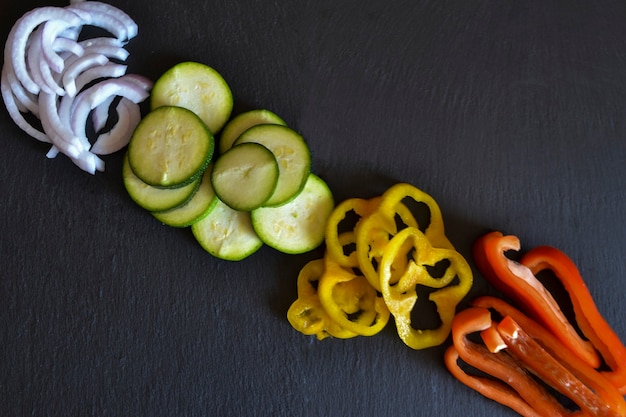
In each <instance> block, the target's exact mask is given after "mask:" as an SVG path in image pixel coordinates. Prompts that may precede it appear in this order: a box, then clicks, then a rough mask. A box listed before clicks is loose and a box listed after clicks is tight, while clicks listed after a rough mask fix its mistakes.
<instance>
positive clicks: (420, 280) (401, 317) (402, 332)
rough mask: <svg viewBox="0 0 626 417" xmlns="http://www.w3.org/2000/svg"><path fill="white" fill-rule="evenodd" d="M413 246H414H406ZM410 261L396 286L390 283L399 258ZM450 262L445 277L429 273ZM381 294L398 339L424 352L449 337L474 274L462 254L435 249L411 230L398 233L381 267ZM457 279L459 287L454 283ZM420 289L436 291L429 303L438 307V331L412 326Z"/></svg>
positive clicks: (412, 228) (419, 232) (418, 233)
mask: <svg viewBox="0 0 626 417" xmlns="http://www.w3.org/2000/svg"><path fill="white" fill-rule="evenodd" d="M407 242H411V245H407ZM407 256H410V257H411V259H410V260H409V261H408V264H407V266H406V268H405V269H404V271H402V273H401V277H400V278H399V279H398V280H397V283H395V285H394V284H392V282H391V280H392V278H393V277H397V275H396V274H395V273H394V272H393V269H394V265H395V264H396V263H397V261H396V258H398V257H400V258H407ZM443 260H448V261H449V266H448V267H447V269H446V271H445V273H444V275H443V276H442V277H440V278H435V277H432V276H431V275H430V273H429V272H428V268H427V267H429V266H434V265H436V264H437V263H438V262H440V261H443ZM379 270H380V282H381V292H382V294H383V298H384V300H385V303H386V305H387V307H388V308H389V311H390V312H391V314H393V316H394V318H395V323H396V329H397V331H398V335H399V336H400V338H401V339H402V341H403V342H404V343H405V344H406V345H407V346H409V347H411V348H413V349H424V348H428V347H432V346H437V345H440V344H442V343H443V342H444V341H445V340H446V338H447V337H448V335H449V334H450V330H451V325H452V318H453V317H454V314H455V312H456V306H457V305H458V303H459V302H460V301H461V299H463V297H465V295H466V294H467V293H468V292H469V290H470V288H471V286H472V281H473V277H472V271H471V269H470V266H469V265H468V263H467V261H466V260H465V258H463V256H461V254H459V253H458V252H456V251H455V250H452V249H446V248H435V247H433V246H432V244H431V243H430V241H429V240H428V238H427V237H426V236H425V235H424V234H423V233H422V232H421V231H420V230H419V229H417V228H415V227H408V228H406V229H404V230H402V231H400V232H398V233H397V234H396V235H395V236H394V237H393V238H392V239H391V241H390V242H389V244H388V245H387V248H386V250H385V254H384V255H383V258H382V260H381V264H380V269H379ZM456 278H458V283H456V282H455V279H456ZM417 285H424V286H427V287H430V288H435V289H436V290H435V291H433V292H431V293H430V295H429V299H430V300H431V301H432V302H434V303H435V305H436V306H437V313H438V314H439V318H440V320H441V325H440V326H439V327H438V328H436V329H416V328H414V327H413V326H412V324H411V312H412V310H413V307H414V306H415V303H416V302H417V297H418V296H417V291H416V286H417Z"/></svg>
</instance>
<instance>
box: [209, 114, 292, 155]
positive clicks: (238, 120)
mask: <svg viewBox="0 0 626 417" xmlns="http://www.w3.org/2000/svg"><path fill="white" fill-rule="evenodd" d="M261 124H275V125H283V126H286V125H287V123H285V121H284V120H283V119H281V118H280V117H278V116H277V115H276V114H275V113H273V112H271V111H269V110H265V109H256V110H250V111H247V112H245V113H240V114H238V115H237V116H235V117H233V118H232V119H230V120H229V121H228V123H227V124H226V126H224V128H223V129H222V133H221V134H220V140H219V152H220V153H224V152H226V151H227V150H228V149H230V147H231V146H232V145H233V143H234V142H235V140H237V138H238V137H239V136H240V135H241V134H242V133H243V132H244V131H246V130H247V129H249V128H251V127H253V126H256V125H261Z"/></svg>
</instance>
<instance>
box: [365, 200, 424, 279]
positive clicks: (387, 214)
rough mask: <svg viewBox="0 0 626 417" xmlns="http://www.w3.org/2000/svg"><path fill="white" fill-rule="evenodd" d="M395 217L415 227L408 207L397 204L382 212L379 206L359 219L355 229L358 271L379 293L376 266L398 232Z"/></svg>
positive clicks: (415, 222)
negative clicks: (368, 214) (365, 216)
mask: <svg viewBox="0 0 626 417" xmlns="http://www.w3.org/2000/svg"><path fill="white" fill-rule="evenodd" d="M396 215H398V216H399V217H400V219H401V220H402V222H403V223H404V224H405V225H407V226H409V227H417V221H416V220H415V218H414V217H413V215H412V214H411V211H410V210H409V209H408V207H406V206H405V205H404V204H402V203H398V204H395V205H394V206H393V207H392V209H389V210H383V209H382V206H379V208H378V209H377V210H376V211H375V212H373V213H372V214H370V216H369V217H367V218H364V219H361V221H360V222H359V224H357V226H356V228H355V233H356V257H357V261H358V264H359V269H360V270H361V272H362V273H363V275H364V276H365V278H367V280H368V281H369V282H370V284H372V286H373V287H374V288H375V289H376V290H378V291H380V277H379V274H378V264H379V263H380V260H381V259H382V256H383V253H384V251H385V248H386V246H387V244H388V243H389V239H390V238H391V237H392V236H394V235H395V234H396V233H397V232H398V228H397V225H396V221H395V218H396Z"/></svg>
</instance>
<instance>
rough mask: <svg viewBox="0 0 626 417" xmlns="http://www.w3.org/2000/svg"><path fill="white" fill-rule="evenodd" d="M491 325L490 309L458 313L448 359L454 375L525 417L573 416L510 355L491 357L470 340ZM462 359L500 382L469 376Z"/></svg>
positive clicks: (492, 355) (488, 352) (485, 349)
mask: <svg viewBox="0 0 626 417" xmlns="http://www.w3.org/2000/svg"><path fill="white" fill-rule="evenodd" d="M491 325H492V319H491V313H490V311H489V310H487V309H486V308H478V307H470V308H468V309H465V310H463V311H461V312H459V313H457V315H456V316H455V318H454V320H453V321H452V340H453V345H452V346H451V347H449V348H448V350H447V351H446V353H445V356H444V361H445V364H446V366H447V368H448V369H449V370H450V372H451V373H452V374H453V375H454V376H455V377H456V378H457V379H459V380H460V381H461V382H463V383H464V384H466V385H467V386H469V387H470V388H473V389H474V390H476V391H478V392H480V393H481V394H482V395H484V396H485V397H487V398H490V399H492V400H494V401H497V402H498V403H500V404H503V405H505V406H507V407H509V408H512V409H513V410H515V411H516V412H518V413H519V414H521V415H523V416H525V417H558V416H569V414H570V413H569V412H568V410H566V409H565V408H564V407H563V406H562V405H561V404H560V403H559V402H558V401H557V400H556V399H555V398H554V397H553V396H552V395H550V393H549V392H548V391H547V390H546V389H545V388H544V387H543V386H542V385H541V384H540V383H539V382H537V381H536V380H535V379H534V378H533V377H532V376H531V375H529V374H528V372H527V371H526V370H525V369H524V367H523V366H521V364H520V363H519V362H517V361H516V360H515V359H513V358H512V357H511V356H510V355H509V354H508V353H505V352H499V353H491V352H490V351H489V350H488V349H487V348H486V347H484V346H483V345H480V344H478V343H475V342H472V341H470V340H469V339H468V337H467V336H468V335H469V334H471V333H474V332H480V331H482V330H485V329H487V328H489V327H490V326H491ZM459 357H460V358H461V359H462V360H463V361H464V362H465V363H467V364H468V365H470V366H472V367H474V368H476V369H478V370H479V371H482V372H484V373H486V374H487V375H491V376H493V377H494V378H497V379H498V380H496V379H492V378H486V377H480V376H472V375H469V374H467V373H465V372H464V371H463V370H462V369H461V368H460V367H459V365H458V358H459ZM501 381H502V382H501ZM503 381H506V383H504V382H503ZM507 384H508V385H507Z"/></svg>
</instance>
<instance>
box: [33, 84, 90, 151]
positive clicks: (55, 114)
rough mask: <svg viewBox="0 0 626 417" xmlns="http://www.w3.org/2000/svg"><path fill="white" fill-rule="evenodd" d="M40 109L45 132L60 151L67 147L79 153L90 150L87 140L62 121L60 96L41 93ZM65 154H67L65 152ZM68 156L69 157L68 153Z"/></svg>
mask: <svg viewBox="0 0 626 417" xmlns="http://www.w3.org/2000/svg"><path fill="white" fill-rule="evenodd" d="M39 108H40V113H41V123H42V125H43V127H44V131H45V132H46V134H47V135H49V136H50V137H51V139H52V143H53V144H54V145H56V146H57V147H58V148H59V149H61V150H63V149H64V148H67V146H71V147H72V148H75V149H76V150H77V151H78V152H79V153H80V152H82V151H83V150H88V149H89V148H90V147H91V144H89V141H88V140H87V138H82V137H80V136H77V135H76V134H75V132H73V131H72V130H71V129H69V128H68V127H67V125H66V124H64V123H63V122H62V121H61V117H60V116H59V107H58V96H57V95H55V94H48V93H44V92H42V93H40V94H39ZM65 144H67V146H65ZM63 153H65V152H63ZM66 155H68V154H67V153H66ZM68 156H70V157H76V156H78V153H74V152H72V155H68Z"/></svg>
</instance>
